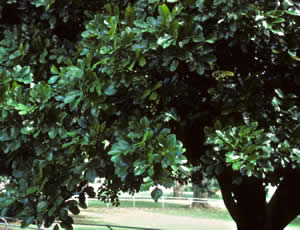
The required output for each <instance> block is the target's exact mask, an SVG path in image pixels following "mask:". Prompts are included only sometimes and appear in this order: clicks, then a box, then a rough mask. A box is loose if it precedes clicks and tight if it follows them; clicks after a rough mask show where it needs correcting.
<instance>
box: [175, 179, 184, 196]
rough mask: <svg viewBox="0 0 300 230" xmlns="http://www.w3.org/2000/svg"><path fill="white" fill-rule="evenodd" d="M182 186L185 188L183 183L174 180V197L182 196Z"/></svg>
mask: <svg viewBox="0 0 300 230" xmlns="http://www.w3.org/2000/svg"><path fill="white" fill-rule="evenodd" d="M184 188H185V185H183V184H180V183H179V182H178V181H175V185H174V186H173V196H174V197H182V195H183V192H184Z"/></svg>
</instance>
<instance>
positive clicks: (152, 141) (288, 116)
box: [0, 0, 300, 230]
mask: <svg viewBox="0 0 300 230" xmlns="http://www.w3.org/2000/svg"><path fill="white" fill-rule="evenodd" d="M0 3H1V4H0V6H1V8H0V15H1V19H0V20H1V21H0V30H1V38H0V39H1V42H0V76H1V78H0V79H1V80H0V99H1V102H0V108H1V116H0V151H1V152H0V154H1V161H0V163H1V165H2V166H4V167H3V168H1V174H5V175H8V176H10V177H11V179H10V183H9V184H8V185H7V186H6V190H7V191H8V192H7V193H6V194H2V195H1V196H2V198H0V208H2V209H3V210H2V215H5V214H6V213H7V211H8V210H10V211H11V210H13V211H14V213H15V215H16V216H17V217H20V218H23V219H24V222H23V225H24V226H26V225H28V224H31V223H32V222H33V221H35V220H36V221H37V223H38V224H39V225H41V224H43V223H44V224H45V226H50V225H51V224H52V223H53V222H54V220H55V219H58V220H59V221H60V222H61V223H60V225H61V226H62V227H64V228H66V229H71V228H72V223H73V220H72V218H71V217H70V216H69V215H68V210H70V211H71V212H72V213H73V214H78V213H79V208H78V205H79V206H81V207H83V208H84V207H86V205H85V201H84V197H85V196H84V194H85V193H87V194H89V195H90V196H95V195H96V194H95V192H94V191H93V189H92V188H91V187H89V186H86V184H87V182H88V181H93V180H94V179H95V177H96V176H99V177H103V178H106V180H105V183H104V185H103V186H102V187H101V188H100V189H99V191H98V194H97V195H98V197H99V198H100V199H102V200H108V199H112V201H113V202H115V203H118V200H117V199H116V198H117V195H118V192H119V191H129V192H132V193H133V192H135V191H139V189H140V185H141V184H143V186H151V185H156V184H161V185H164V186H172V185H173V181H174V180H175V179H176V180H185V179H187V177H188V175H190V174H189V173H187V171H188V169H187V167H189V166H192V168H193V171H192V174H195V175H198V174H203V173H205V174H207V176H210V177H216V178H217V180H218V182H219V184H220V187H221V190H222V195H223V199H224V202H225V204H226V207H227V208H228V210H229V212H230V214H231V216H232V218H233V219H234V221H235V222H236V223H237V226H238V229H239V230H247V229H264V230H269V229H272V230H277V229H278V230H281V229H283V228H284V227H285V226H286V225H287V224H288V223H289V222H290V221H291V220H292V219H293V218H295V217H296V216H297V215H298V214H299V210H300V199H299V196H298V194H299V192H300V191H299V188H298V187H297V186H296V182H297V181H298V179H299V174H300V172H299V171H300V169H299V168H300V167H299V163H300V162H299V159H300V157H299V152H300V151H299V136H300V128H299V100H297V96H299V63H298V62H299V42H300V41H299V36H298V34H299V20H300V19H299V18H300V17H299V4H298V3H296V2H294V1H292V0H284V1H272V2H270V1H255V0H254V1H245V0H229V1H228V0H226V1H225V0H182V1H179V0H166V1H160V0H148V1H147V0H137V1H94V0H93V1H86V0H85V1H80V0H72V1H65V0H60V1H55V0H31V1H29V0H22V1H14V0H2V1H1V2H0ZM16 15H17V17H16ZM179 140H180V141H181V142H180V141H179ZM183 146H184V148H183ZM270 183H271V184H273V185H279V187H278V189H277V191H276V193H275V194H274V196H273V198H272V199H271V201H270V202H269V203H268V204H267V203H266V189H265V188H266V185H267V184H270ZM75 192H79V194H80V199H79V202H77V201H68V199H69V198H70V197H71V196H72V195H73V194H74V193H75ZM159 195H161V192H160V191H159V189H157V190H155V192H153V197H154V199H157V198H158V197H159ZM55 228H56V229H57V228H58V225H56V227H55Z"/></svg>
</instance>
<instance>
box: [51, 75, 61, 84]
mask: <svg viewBox="0 0 300 230" xmlns="http://www.w3.org/2000/svg"><path fill="white" fill-rule="evenodd" d="M58 78H59V76H52V77H50V79H49V80H48V84H50V85H52V84H54V83H55V82H56V81H57V79H58Z"/></svg>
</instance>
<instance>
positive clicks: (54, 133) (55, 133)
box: [48, 127, 57, 139]
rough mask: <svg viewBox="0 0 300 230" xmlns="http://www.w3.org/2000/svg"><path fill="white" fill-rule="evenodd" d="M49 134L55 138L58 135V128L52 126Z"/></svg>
mask: <svg viewBox="0 0 300 230" xmlns="http://www.w3.org/2000/svg"><path fill="white" fill-rule="evenodd" d="M48 135H49V137H50V138H51V139H54V138H55V137H56V135H57V130H56V129H55V128H54V127H51V128H50V130H49V131H48Z"/></svg>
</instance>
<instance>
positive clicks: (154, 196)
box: [151, 187, 163, 202]
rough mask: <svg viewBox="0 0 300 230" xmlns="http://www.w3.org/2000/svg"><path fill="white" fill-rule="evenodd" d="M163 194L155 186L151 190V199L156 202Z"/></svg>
mask: <svg viewBox="0 0 300 230" xmlns="http://www.w3.org/2000/svg"><path fill="white" fill-rule="evenodd" d="M162 195H163V191H162V190H161V189H159V188H158V187H156V188H155V189H154V190H153V191H152V192H151V197H152V199H153V200H154V201H155V202H157V201H158V199H159V198H161V197H162Z"/></svg>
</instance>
